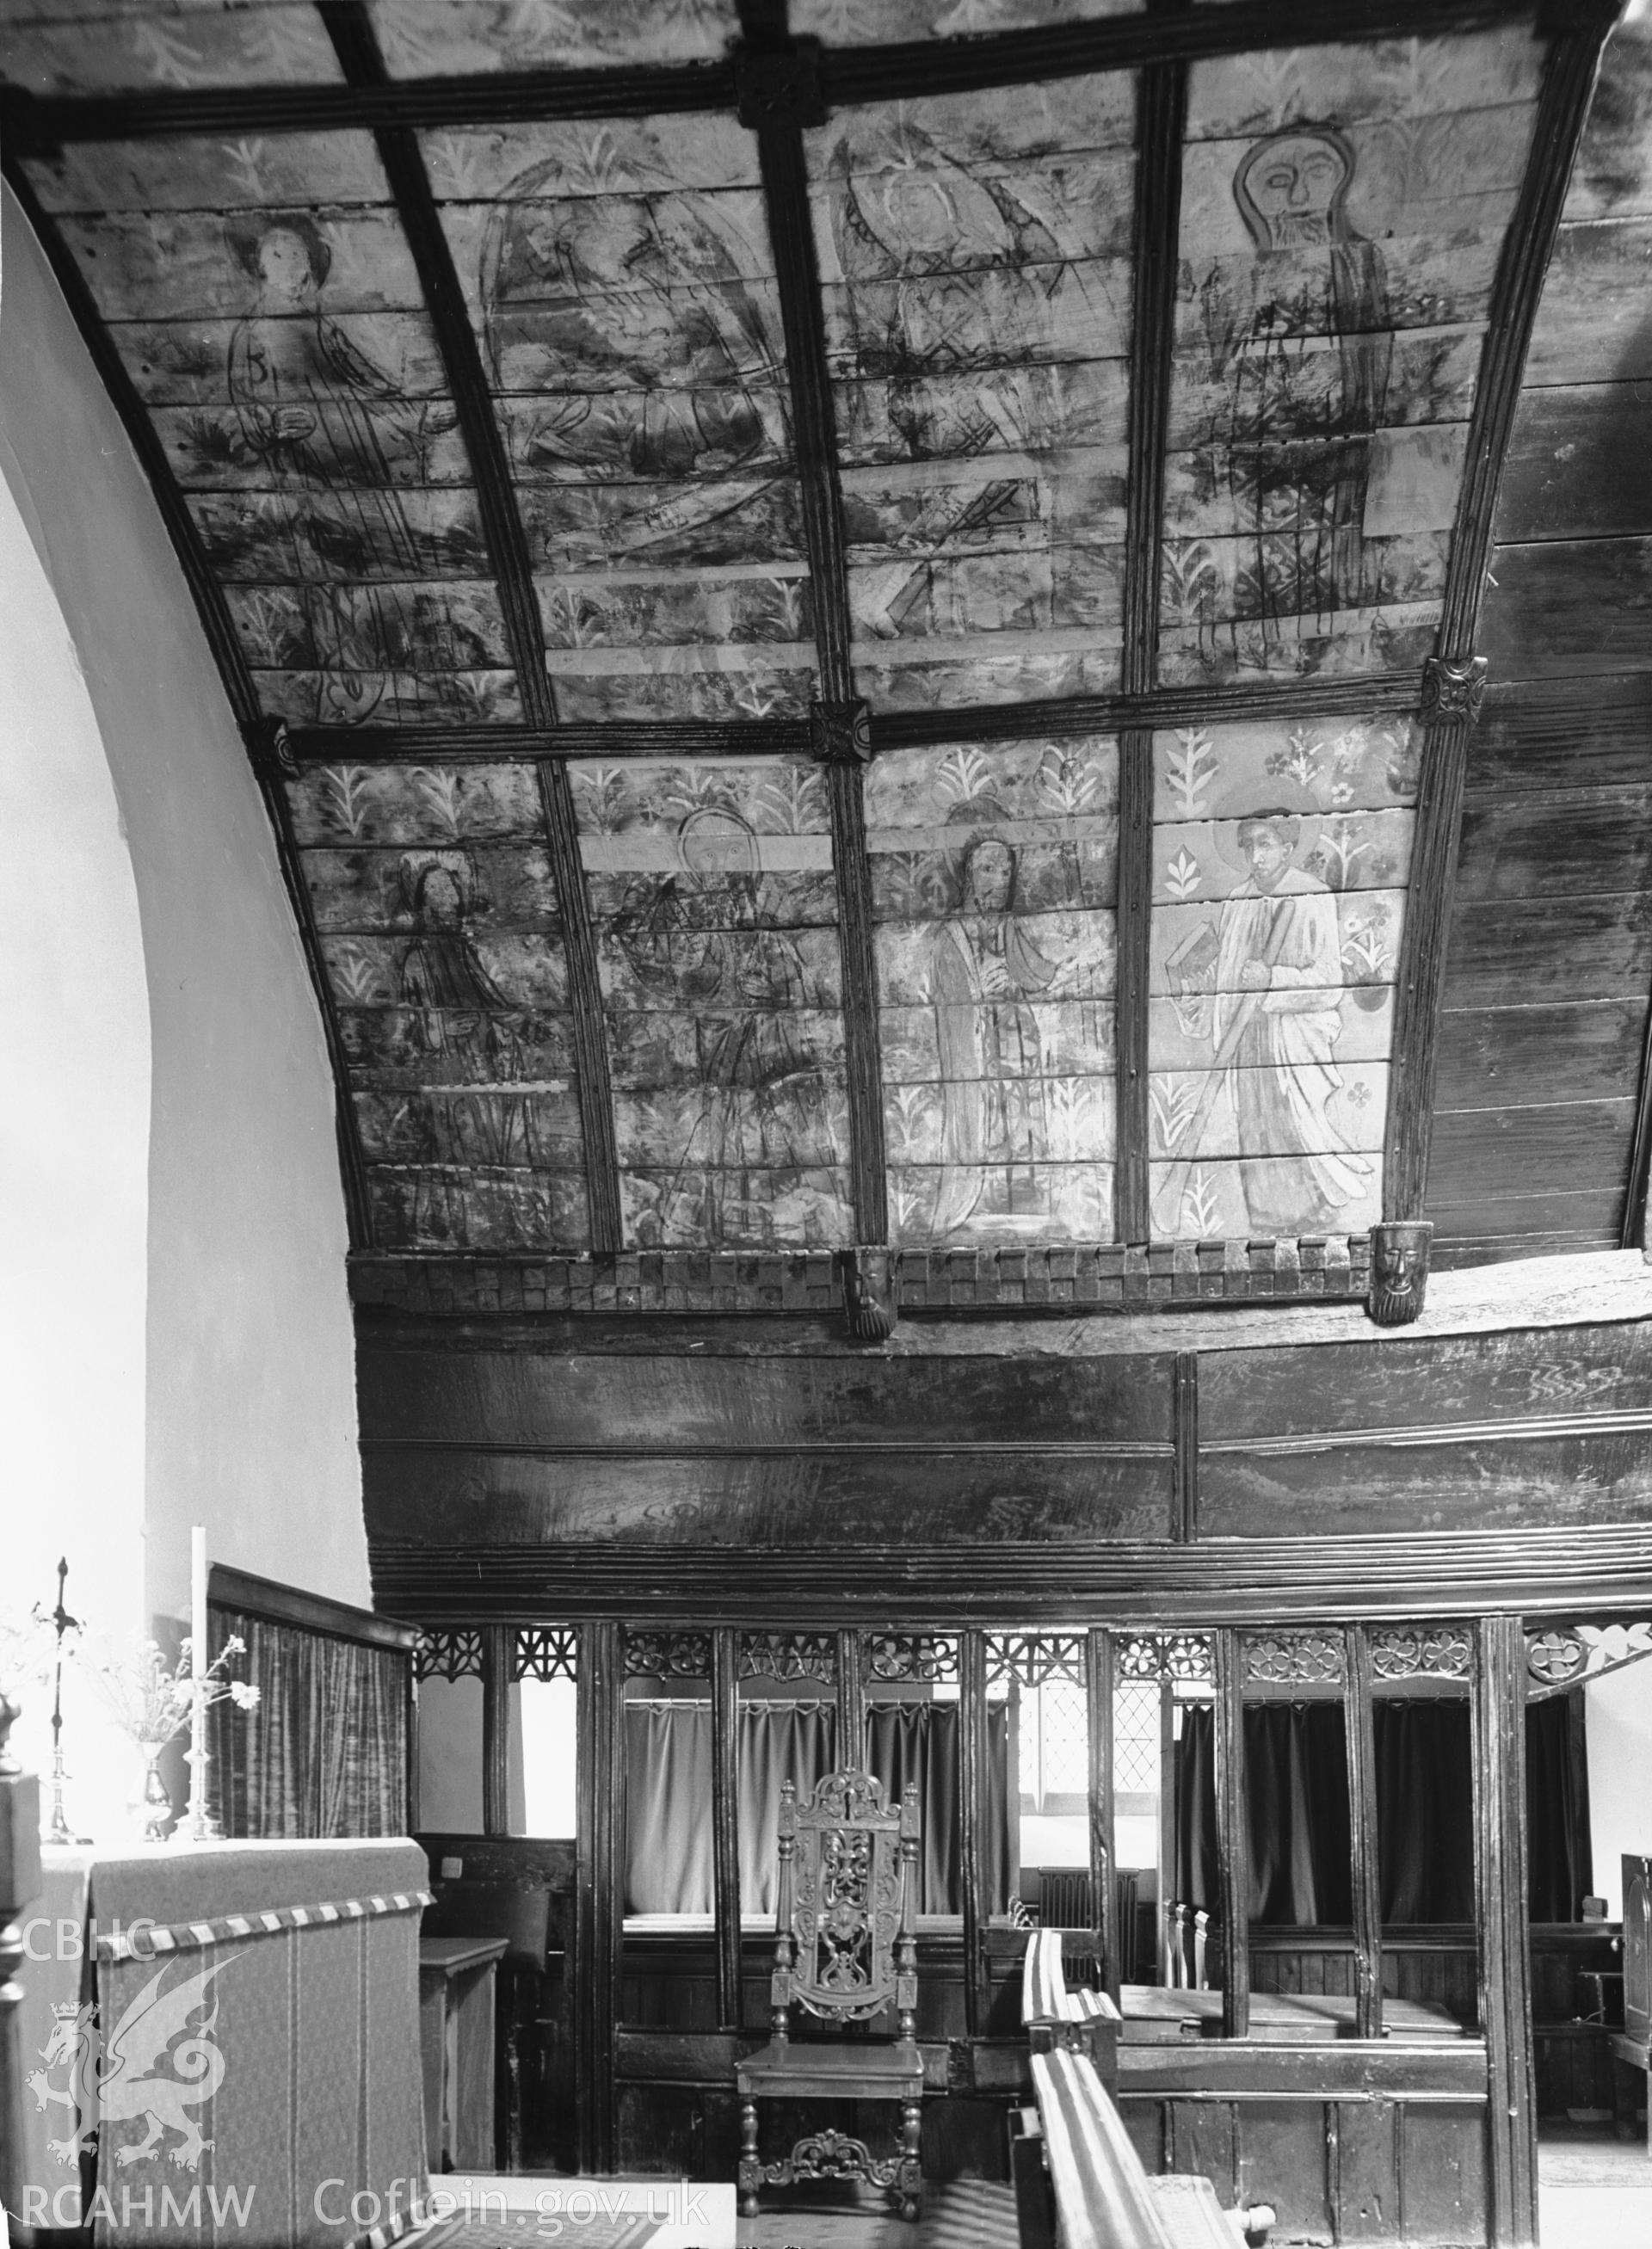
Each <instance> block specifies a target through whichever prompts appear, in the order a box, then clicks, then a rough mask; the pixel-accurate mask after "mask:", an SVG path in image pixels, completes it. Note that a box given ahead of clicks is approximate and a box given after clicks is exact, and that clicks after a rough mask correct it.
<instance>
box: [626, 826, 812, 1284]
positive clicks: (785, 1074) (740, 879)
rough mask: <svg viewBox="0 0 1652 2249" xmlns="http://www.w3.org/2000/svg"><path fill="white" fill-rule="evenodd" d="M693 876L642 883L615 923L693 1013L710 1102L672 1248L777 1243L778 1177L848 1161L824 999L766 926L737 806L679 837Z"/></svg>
mask: <svg viewBox="0 0 1652 2249" xmlns="http://www.w3.org/2000/svg"><path fill="white" fill-rule="evenodd" d="M677 845H678V858H679V861H680V863H681V872H680V873H678V874H671V875H667V876H665V877H664V878H663V879H662V878H660V877H649V878H648V879H647V880H645V881H638V882H637V883H636V884H633V885H632V886H631V888H630V891H629V892H628V894H627V898H626V899H625V902H624V904H623V906H622V908H621V910H620V912H619V913H618V914H617V915H616V918H615V921H614V935H615V938H616V941H617V942H618V944H619V946H620V948H621V950H622V951H623V953H624V955H625V958H626V960H627V962H628V963H629V965H630V969H631V972H632V973H633V974H634V975H635V976H636V978H637V982H638V984H639V985H641V986H642V987H644V989H646V990H648V991H650V992H652V993H654V994H657V995H658V997H659V998H660V999H661V1000H664V1001H665V1002H666V1003H667V1004H668V1005H669V1006H670V1007H671V1008H672V1009H673V1011H676V1010H680V1011H681V1012H682V1013H684V1014H689V1015H692V1018H693V1027H694V1059H695V1065H696V1069H695V1075H696V1077H697V1080H698V1083H699V1097H698V1104H697V1107H696V1110H695V1113H694V1115H693V1118H692V1125H691V1126H690V1129H689V1131H687V1133H686V1135H685V1136H682V1137H681V1139H680V1145H671V1146H670V1147H664V1148H662V1149H661V1150H660V1151H659V1154H660V1157H661V1159H663V1160H664V1161H668V1162H670V1163H671V1166H672V1169H671V1175H670V1177H669V1179H668V1180H666V1182H665V1185H664V1189H663V1191H662V1193H661V1196H660V1200H659V1203H658V1206H657V1213H656V1221H655V1222H656V1224H657V1229H658V1230H657V1239H658V1240H659V1241H667V1242H670V1241H695V1240H704V1241H708V1242H710V1243H711V1244H712V1246H713V1247H715V1246H717V1245H719V1244H720V1243H722V1242H725V1241H759V1240H762V1239H765V1238H767V1234H768V1232H769V1231H770V1230H771V1229H772V1222H773V1210H772V1201H773V1193H772V1181H771V1180H770V1178H769V1177H768V1176H767V1175H769V1174H772V1173H774V1172H775V1171H785V1172H802V1173H809V1172H813V1173H816V1174H819V1175H820V1180H821V1186H822V1188H823V1192H829V1191H831V1190H830V1182H829V1177H828V1176H827V1175H828V1174H829V1173H830V1171H831V1169H832V1167H833V1166H835V1165H836V1163H837V1161H838V1160H839V1159H838V1156H837V1152H836V1148H835V1145H834V1142H833V1136H832V1129H831V1118H830V1114H829V1104H828V1097H827V1087H826V1082H825V1077H824V1075H823V1069H822V1064H821V1057H820V1056H819V1055H818V1053H817V1052H816V1049H815V1046H814V1043H813V1040H812V1036H811V1028H810V1025H809V1017H808V1012H807V1011H809V1010H810V1009H814V1008H819V1007H820V1006H821V1005H822V1003H823V998H824V996H825V995H823V994H822V993H821V992H820V991H818V990H817V989H816V985H817V982H818V980H817V978H816V977H815V976H814V975H812V974H811V973H810V971H809V965H808V963H807V961H806V960H805V959H804V958H803V955H802V951H801V950H800V948H799V946H798V944H797V941H796V939H795V938H794V937H793V936H791V935H790V933H789V932H787V931H786V930H783V929H776V928H774V927H772V926H767V925H766V924H767V913H766V911H765V908H764V902H763V896H762V891H763V884H764V879H765V878H764V877H763V874H762V859H761V846H760V844H759V841H758V837H757V835H756V832H755V830H754V829H753V828H752V827H751V825H750V823H749V822H747V820H746V819H744V818H743V817H742V815H740V813H738V812H736V811H735V810H733V808H732V807H724V806H713V805H702V806H700V807H699V808H697V809H696V810H695V811H693V812H691V813H690V814H688V815H687V816H686V817H685V819H684V820H683V821H682V822H681V823H680V825H679V827H678V836H677Z"/></svg>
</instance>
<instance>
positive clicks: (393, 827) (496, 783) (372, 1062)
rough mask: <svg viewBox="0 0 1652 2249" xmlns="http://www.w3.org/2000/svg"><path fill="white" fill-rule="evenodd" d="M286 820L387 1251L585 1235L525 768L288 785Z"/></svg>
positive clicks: (565, 1046) (368, 774) (549, 901)
mask: <svg viewBox="0 0 1652 2249" xmlns="http://www.w3.org/2000/svg"><path fill="white" fill-rule="evenodd" d="M288 794H289V801H290V802H291V804H292V808H293V823H294V829H295V831H296V834H297V836H298V838H299V847H300V853H301V857H302V862H303V868H304V875H305V879H306V883H307V884H308V887H309V891H310V896H311V898H312V900H313V905H314V911H315V918H316V922H317V925H318V928H319V930H320V934H321V940H322V948H323V952H324V954H325V957H326V960H327V973H328V975H329V977H330V979H331V980H332V985H333V990H334V998H335V1000H336V1001H337V1003H338V1008H339V1018H340V1026H341V1032H342V1035H343V1039H344V1044H345V1048H346V1051H347V1054H348V1058H349V1070H350V1083H351V1088H352V1092H353V1097H354V1104H355V1111H356V1119H357V1125H358V1129H359V1131H360V1133H361V1144H362V1148H363V1151H364V1152H365V1154H366V1156H367V1159H368V1166H369V1180H370V1186H371V1191H372V1197H373V1203H374V1210H375V1224H376V1227H377V1229H378V1237H379V1239H380V1241H382V1243H383V1245H384V1246H385V1247H387V1248H487V1249H508V1248H548V1247H550V1246H552V1245H554V1244H561V1245H562V1246H564V1247H572V1246H577V1245H579V1244H582V1242H583V1241H585V1239H586V1235H587V1224H586V1214H585V1186H584V1177H583V1172H582V1143H581V1132H580V1121H579V1109H578V1101H577V1086H576V1083H575V1076H574V1065H573V1059H572V1049H571V1042H570V1038H569V1034H568V1015H567V1006H568V998H567V989H566V973H565V969H564V965H563V959H562V948H561V920H560V914H559V909H558V904H557V898H556V892H555V886H554V882H553V879H552V876H551V871H550V865H549V861H548V858H547V852H546V849H545V846H544V842H543V836H544V815H543V811H542V808H541V807H540V797H539V786H538V781H537V778H536V776H535V774H534V771H533V767H531V766H525V765H499V766H476V767H466V768H465V769H463V770H455V769H454V768H451V767H437V766H410V767H399V766H398V767H389V766H377V767H366V766H354V765H348V764H337V765H331V766H323V767H311V768H306V771H305V772H304V773H303V774H302V775H301V776H300V777H299V780H298V781H294V782H293V783H292V784H291V786H290V788H289V792H288Z"/></svg>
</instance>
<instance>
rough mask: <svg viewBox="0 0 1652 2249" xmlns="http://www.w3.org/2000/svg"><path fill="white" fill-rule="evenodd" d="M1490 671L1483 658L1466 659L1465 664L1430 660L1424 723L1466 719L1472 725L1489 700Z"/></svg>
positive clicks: (1425, 671)
mask: <svg viewBox="0 0 1652 2249" xmlns="http://www.w3.org/2000/svg"><path fill="white" fill-rule="evenodd" d="M1489 669H1490V667H1489V665H1488V664H1487V662H1486V659H1485V657H1483V656H1470V657H1464V659H1463V662H1462V663H1461V664H1453V663H1451V662H1450V661H1449V659H1448V658H1447V657H1443V656H1431V657H1428V661H1427V662H1426V663H1425V664H1424V665H1423V667H1422V715H1423V717H1424V719H1467V720H1468V721H1469V722H1470V725H1472V724H1473V723H1474V721H1475V720H1476V719H1477V718H1478V717H1479V715H1480V705H1482V703H1483V702H1484V700H1485V683H1486V673H1487V671H1488V670H1489Z"/></svg>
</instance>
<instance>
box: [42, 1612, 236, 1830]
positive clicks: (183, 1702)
mask: <svg viewBox="0 0 1652 2249" xmlns="http://www.w3.org/2000/svg"><path fill="white" fill-rule="evenodd" d="M245 1653H246V1642H245V1641H244V1640H236V1639H231V1640H225V1641H224V1646H223V1647H221V1648H220V1649H219V1650H218V1653H217V1654H216V1655H215V1656H214V1657H213V1658H212V1661H210V1663H209V1664H208V1665H207V1667H206V1669H205V1671H204V1672H203V1675H202V1681H203V1686H204V1688H205V1700H206V1702H207V1704H208V1706H209V1707H210V1705H211V1704H212V1703H214V1702H233V1703H234V1705H235V1707H236V1709H237V1710H250V1709H252V1708H253V1707H254V1705H255V1704H256V1703H257V1702H258V1688H256V1687H252V1686H249V1685H248V1683H247V1682H246V1681H245V1680H244V1679H231V1677H230V1675H229V1668H228V1667H229V1665H230V1663H231V1661H232V1660H233V1658H235V1657H236V1656H237V1655H244V1654H245ZM79 1660H80V1661H81V1663H82V1664H83V1665H84V1667H85V1668H86V1670H87V1671H88V1672H89V1673H90V1674H91V1676H92V1678H93V1682H95V1684H96V1686H97V1688H98V1692H99V1693H100V1695H101V1696H102V1697H103V1700H104V1702H106V1703H107V1705H108V1708H109V1709H110V1710H111V1712H112V1713H113V1714H114V1718H115V1720H116V1723H118V1724H119V1725H120V1727H121V1728H122V1730H124V1731H125V1732H126V1733H127V1734H128V1735H129V1736H130V1737H131V1739H132V1742H133V1744H134V1747H135V1748H136V1750H137V1751H138V1754H139V1755H140V1756H141V1758H142V1759H143V1788H142V1793H141V1797H140V1799H139V1801H138V1805H137V1810H138V1812H139V1816H140V1817H141V1820H142V1823H143V1826H142V1833H143V1840H144V1841H145V1842H146V1843H161V1842H164V1841H165V1840H166V1839H167V1836H168V1834H169V1831H170V1828H171V1823H172V1817H173V1806H172V1798H171V1794H170V1792H169V1790H168V1788H167V1785H166V1779H165V1776H164V1775H163V1774H162V1771H161V1759H162V1755H163V1754H164V1752H165V1751H166V1750H167V1749H168V1748H169V1746H170V1744H171V1743H173V1742H175V1741H176V1739H177V1737H178V1736H179V1735H180V1734H182V1733H184V1732H187V1731H188V1730H189V1717H190V1713H191V1711H192V1709H193V1708H194V1703H195V1668H194V1667H195V1647H194V1643H193V1642H192V1641H191V1640H188V1639H186V1640H184V1641H183V1644H182V1649H181V1651H180V1653H179V1656H178V1660H177V1662H176V1664H169V1662H168V1661H167V1659H166V1656H165V1655H164V1654H162V1650H161V1648H160V1647H158V1646H157V1644H156V1643H155V1641H154V1640H149V1639H147V1638H145V1637H143V1636H141V1635H139V1636H137V1637H135V1638H134V1639H131V1640H126V1641H121V1642H109V1641H107V1640H106V1641H104V1642H103V1643H102V1644H101V1646H100V1648H99V1649H98V1650H97V1652H96V1653H93V1652H92V1651H89V1650H88V1651H85V1652H83V1653H82V1654H81V1656H80V1659H79Z"/></svg>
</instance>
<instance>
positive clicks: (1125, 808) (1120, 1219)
mask: <svg viewBox="0 0 1652 2249" xmlns="http://www.w3.org/2000/svg"><path fill="white" fill-rule="evenodd" d="M1149 7H1150V10H1152V12H1154V13H1159V14H1163V13H1166V12H1169V11H1168V10H1166V9H1164V8H1163V7H1162V6H1160V7H1158V8H1156V9H1155V8H1153V0H1149ZM1186 122H1187V65H1185V64H1183V63H1179V62H1165V63H1156V64H1153V65H1150V66H1149V67H1148V68H1147V69H1146V70H1144V71H1143V72H1142V73H1141V76H1140V78H1139V79H1138V80H1137V93H1136V146H1137V150H1138V154H1137V158H1136V212H1135V237H1134V270H1135V314H1134V318H1133V320H1132V326H1131V338H1130V424H1129V439H1128V442H1129V462H1128V470H1127V474H1126V478H1125V588H1124V653H1123V659H1122V670H1121V684H1122V685H1123V688H1124V691H1125V694H1126V695H1146V694H1147V693H1149V692H1150V691H1152V688H1153V683H1154V681H1155V680H1156V679H1157V677H1158V673H1159V573H1160V561H1159V556H1160V534H1161V531H1162V526H1163V521H1164V498H1165V435H1166V431H1167V427H1168V424H1169V416H1170V372H1171V361H1172V350H1173V347H1174V341H1175V313H1176V260H1177V252H1178V248H1179V237H1180V227H1181V143H1182V134H1183V128H1184V127H1185V125H1186ZM1152 904H1153V732H1152V729H1151V728H1150V727H1146V726H1126V727H1125V728H1124V730H1123V731H1122V732H1121V733H1120V734H1119V1063H1118V1083H1119V1127H1118V1146H1119V1166H1118V1172H1117V1175H1116V1186H1115V1193H1116V1196H1117V1209H1116V1212H1115V1224H1116V1226H1117V1228H1118V1233H1119V1240H1120V1241H1146V1239H1147V1238H1148V1235H1150V1234H1151V1232H1152V1230H1153V1215H1152V1201H1151V1196H1150V1194H1149V1192H1148V1179H1147V1043H1148V1042H1147V1014H1148V1011H1147V962H1148V947H1149V943H1150V939H1151V931H1152V918H1153V913H1152Z"/></svg>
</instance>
